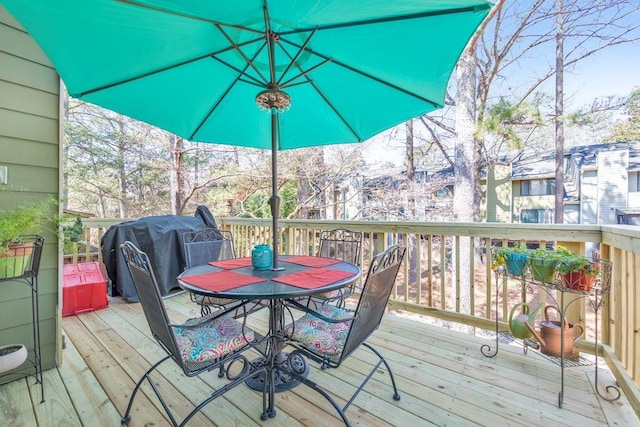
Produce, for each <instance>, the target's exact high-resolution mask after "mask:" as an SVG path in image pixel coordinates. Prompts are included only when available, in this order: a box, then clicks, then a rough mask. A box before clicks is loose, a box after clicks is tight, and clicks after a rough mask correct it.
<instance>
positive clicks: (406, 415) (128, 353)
mask: <svg viewBox="0 0 640 427" xmlns="http://www.w3.org/2000/svg"><path fill="white" fill-rule="evenodd" d="M165 304H166V306H167V308H168V311H169V314H170V316H171V317H172V319H173V320H175V321H176V322H180V321H183V320H185V319H187V318H188V317H194V316H198V315H199V310H198V307H197V306H195V305H194V304H193V303H191V302H190V301H189V297H188V296H187V295H186V294H182V295H178V296H175V297H172V298H168V299H166V300H165ZM266 315H267V313H266V310H263V311H261V312H259V313H256V314H254V315H252V316H251V320H250V323H249V326H250V327H252V328H254V329H255V330H257V331H263V330H264V329H265V328H266ZM63 330H64V334H65V336H66V342H67V347H66V349H65V350H64V351H63V353H64V358H65V362H64V364H63V365H61V366H60V367H59V368H57V369H53V370H50V371H47V372H45V375H44V380H45V384H44V385H45V398H46V401H45V403H42V404H41V403H39V399H38V396H39V388H38V386H36V385H34V381H33V378H28V379H21V380H17V381H14V382H12V383H9V384H6V385H3V386H0V425H16V426H28V427H31V426H42V427H45V426H47V427H48V426H51V425H69V426H76V425H77V426H97V425H99V426H115V425H119V423H120V417H121V414H122V413H123V412H124V410H125V409H126V405H127V403H128V399H129V396H130V393H131V391H132V390H133V387H134V385H135V381H137V379H138V378H139V376H140V375H141V374H142V373H143V372H144V371H145V370H146V369H147V368H148V367H149V366H150V364H151V363H153V362H155V361H157V360H158V359H159V358H160V357H162V355H163V354H164V353H163V351H162V350H161V349H160V348H159V347H158V345H157V344H156V343H155V341H154V340H153V338H152V337H151V336H150V331H149V328H148V326H147V323H146V319H145V317H144V314H143V313H142V310H141V307H140V305H139V304H127V303H125V302H122V301H121V300H119V299H117V298H110V305H109V307H108V308H106V309H104V310H99V311H96V312H90V313H84V314H80V315H78V316H70V317H66V318H64V319H63ZM370 342H371V343H372V344H373V345H374V346H375V347H376V348H378V350H380V351H381V352H382V353H383V355H385V356H386V358H387V360H388V362H389V363H390V365H391V368H392V369H393V371H394V374H395V376H396V382H397V384H398V388H399V391H400V394H401V395H402V399H401V400H400V401H399V402H396V401H394V400H393V399H392V388H391V381H390V379H389V376H388V375H387V374H386V372H385V368H384V366H381V367H380V368H379V371H380V372H379V373H376V374H375V375H374V376H373V378H372V380H371V381H370V382H369V383H368V384H367V386H366V387H365V389H364V390H363V391H362V392H361V393H360V395H359V396H358V398H357V399H356V400H355V402H354V403H353V404H352V406H351V407H350V408H349V410H348V411H347V416H348V417H349V419H350V421H351V423H352V424H353V425H360V426H389V425H393V426H405V425H411V426H414V425H415V426H430V425H438V426H492V427H493V426H510V425H525V424H526V425H531V426H541V427H548V426H550V425H553V426H575V425H580V426H606V425H611V426H638V427H640V422H639V421H638V418H637V416H636V415H635V413H634V411H633V409H632V408H631V406H630V405H629V403H628V402H627V400H626V399H625V397H624V396H623V397H622V398H621V399H620V400H619V401H616V402H607V401H605V400H604V399H602V398H600V397H599V396H597V394H596V393H595V392H594V388H593V387H594V380H595V375H594V371H593V367H592V366H580V367H575V368H567V369H565V385H564V402H563V407H562V408H559V407H558V404H557V399H558V391H559V390H560V368H559V366H557V365H556V364H554V363H552V362H551V361H549V360H547V359H545V358H544V357H541V356H540V355H539V354H536V353H535V352H533V351H529V352H528V354H524V353H523V351H522V349H521V348H520V347H518V346H514V345H507V344H502V343H501V344H500V350H499V353H498V355H497V356H496V357H494V358H488V357H485V356H483V355H482V353H481V352H480V347H481V345H483V344H489V345H492V346H493V345H494V342H493V341H490V340H488V339H486V338H482V337H477V336H472V335H467V334H462V333H458V332H454V331H452V330H449V329H445V328H441V327H437V326H433V325H430V324H427V323H424V322H421V321H419V320H414V319H412V318H411V317H408V316H403V315H397V314H396V313H394V312H391V313H389V314H387V315H385V317H384V319H383V322H382V325H381V327H380V329H379V330H378V331H376V332H375V333H374V335H373V336H372V337H371V338H370ZM375 360H376V357H375V356H374V355H373V354H372V353H371V352H370V351H369V350H368V349H366V348H360V349H358V350H357V351H356V352H355V353H354V354H353V355H352V356H351V357H350V358H349V359H348V360H347V361H346V362H345V363H344V364H343V366H341V367H340V368H339V369H329V370H324V371H321V370H319V369H317V366H314V365H312V367H311V372H310V377H309V378H310V379H311V380H313V381H314V382H316V383H317V384H318V385H320V386H321V387H323V388H324V389H325V390H327V391H328V392H329V393H330V394H331V395H332V396H334V398H335V399H336V401H337V402H338V404H344V402H345V401H346V399H348V397H349V396H350V394H351V393H352V392H353V390H354V389H355V387H356V386H357V384H359V382H360V381H361V380H362V378H363V375H364V373H366V372H368V369H367V368H368V367H369V366H371V365H370V364H371V362H373V361H375ZM154 378H156V379H157V381H158V383H159V387H160V389H161V390H162V391H163V392H164V393H165V397H166V399H167V402H169V404H170V405H171V406H172V409H174V410H176V412H177V417H178V418H180V417H181V416H184V414H186V413H187V412H188V411H189V409H190V407H191V405H193V404H194V402H195V401H196V400H198V399H199V398H200V397H204V396H207V395H208V394H209V393H210V392H212V391H213V390H215V389H216V388H218V387H220V386H222V385H223V384H224V382H223V381H221V380H220V379H218V378H217V372H209V373H206V374H203V375H201V376H200V377H198V378H186V377H185V376H184V375H183V374H182V372H181V371H180V370H179V369H178V368H177V366H176V365H175V364H172V363H170V362H168V363H166V364H164V365H163V366H161V368H160V369H159V370H158V372H157V374H156V376H155V377H154ZM599 380H600V382H601V384H600V389H601V390H604V388H605V386H606V385H609V384H613V381H614V380H613V376H612V375H611V373H610V372H609V371H608V370H607V368H606V366H605V365H604V363H602V365H601V369H600V371H599ZM276 407H277V415H276V418H275V419H272V420H266V421H261V420H260V414H261V410H262V409H261V408H262V400H261V396H260V394H259V393H257V392H255V391H252V390H249V389H248V388H247V387H245V386H244V385H241V386H239V387H237V388H235V389H233V390H231V391H229V392H227V393H225V394H224V395H223V396H222V397H220V398H219V399H216V400H214V401H213V402H212V403H210V404H209V405H207V407H206V408H205V409H204V410H203V411H202V413H201V414H198V415H197V416H196V417H195V418H194V419H193V420H192V421H191V423H190V424H189V425H193V426H200V425H207V426H208V425H217V426H229V425H241V426H258V425H262V426H272V427H275V426H278V427H280V426H289V427H298V426H308V427H313V426H327V425H331V426H333V425H341V420H340V419H339V418H338V417H337V414H336V413H335V411H334V409H333V407H332V406H331V405H330V404H329V403H328V402H327V401H326V400H325V399H324V398H323V397H322V396H320V395H319V394H318V393H316V392H315V391H313V390H310V389H308V388H307V387H304V386H299V387H296V388H295V389H293V390H290V391H288V392H284V393H278V394H277V396H276ZM130 425H131V426H133V427H135V426H148V425H154V426H164V425H169V422H168V421H167V419H166V418H165V415H164V413H163V412H162V410H161V406H160V404H159V402H158V401H157V399H156V398H155V396H154V395H153V393H152V391H151V388H150V387H149V386H144V387H143V388H142V392H141V393H139V395H138V396H137V397H136V401H135V402H134V411H133V414H132V418H131V423H130Z"/></svg>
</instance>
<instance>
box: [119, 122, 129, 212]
mask: <svg viewBox="0 0 640 427" xmlns="http://www.w3.org/2000/svg"><path fill="white" fill-rule="evenodd" d="M118 126H119V130H120V132H119V135H118V138H119V139H118V191H119V194H120V197H119V199H118V201H119V204H120V206H119V208H120V218H128V217H129V208H128V206H127V202H126V195H127V170H126V167H125V165H126V164H127V162H126V161H125V157H126V156H125V154H126V147H125V141H124V138H125V137H124V135H125V131H124V123H123V122H122V120H120V121H119V122H118Z"/></svg>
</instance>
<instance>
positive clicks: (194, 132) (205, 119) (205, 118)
mask: <svg viewBox="0 0 640 427" xmlns="http://www.w3.org/2000/svg"><path fill="white" fill-rule="evenodd" d="M263 48H264V46H263V47H261V48H260V49H258V51H257V52H256V54H255V55H254V56H253V58H251V62H250V63H247V65H246V66H245V67H244V70H240V73H238V75H237V76H236V78H235V80H233V82H231V84H230V85H229V87H228V88H227V89H226V90H225V91H224V93H223V94H222V96H221V97H220V98H218V100H217V101H216V103H215V104H213V105H212V106H211V109H210V110H209V112H208V113H207V114H206V115H205V116H204V118H203V119H202V120H201V121H200V124H198V126H197V127H196V128H195V130H194V131H193V133H192V134H191V135H190V136H189V141H193V139H194V138H195V136H196V134H197V133H198V132H199V131H200V129H201V128H202V126H204V124H205V123H206V122H207V120H209V117H211V115H212V114H213V112H214V111H215V110H216V108H218V106H219V105H220V103H221V102H222V100H223V99H224V98H225V97H226V96H227V95H228V94H229V92H230V91H231V89H233V86H235V84H236V83H237V82H238V81H239V80H240V79H241V78H242V76H245V75H247V74H246V71H247V68H249V65H250V64H251V63H252V62H253V61H254V60H255V59H256V57H257V56H258V55H259V54H260V52H262V49H263Z"/></svg>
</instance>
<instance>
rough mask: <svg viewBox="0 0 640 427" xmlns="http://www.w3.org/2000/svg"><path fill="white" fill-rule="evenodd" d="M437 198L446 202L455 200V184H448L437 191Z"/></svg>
mask: <svg viewBox="0 0 640 427" xmlns="http://www.w3.org/2000/svg"><path fill="white" fill-rule="evenodd" d="M435 200H436V201H438V202H446V201H451V200H453V186H452V185H448V186H446V187H443V188H440V189H439V190H436V191H435Z"/></svg>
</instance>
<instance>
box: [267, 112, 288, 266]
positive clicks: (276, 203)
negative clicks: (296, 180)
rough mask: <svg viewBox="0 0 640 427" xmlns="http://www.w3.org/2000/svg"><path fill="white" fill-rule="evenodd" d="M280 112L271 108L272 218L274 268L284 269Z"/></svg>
mask: <svg viewBox="0 0 640 427" xmlns="http://www.w3.org/2000/svg"><path fill="white" fill-rule="evenodd" d="M277 130H278V112H277V110H276V109H275V108H273V109H272V110H271V198H270V199H269V205H271V218H272V229H273V266H272V268H271V269H272V270H274V271H275V270H284V268H281V267H280V266H279V259H278V258H279V257H278V247H279V244H278V218H279V217H280V197H278V133H277Z"/></svg>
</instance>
